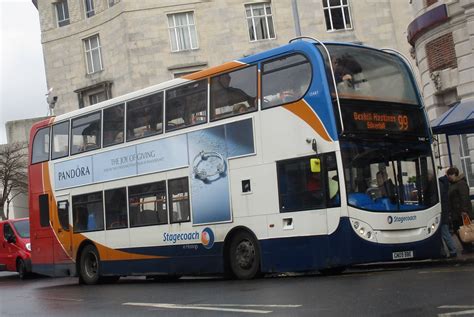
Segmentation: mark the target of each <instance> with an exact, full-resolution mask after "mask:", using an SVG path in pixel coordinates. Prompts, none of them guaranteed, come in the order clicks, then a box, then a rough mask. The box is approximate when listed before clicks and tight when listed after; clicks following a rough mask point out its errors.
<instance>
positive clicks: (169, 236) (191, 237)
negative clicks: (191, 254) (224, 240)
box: [163, 228, 214, 249]
mask: <svg viewBox="0 0 474 317" xmlns="http://www.w3.org/2000/svg"><path fill="white" fill-rule="evenodd" d="M198 239H200V240H201V243H202V245H203V246H204V247H205V248H206V249H210V248H212V247H213V246H214V232H212V229H211V228H205V229H204V230H202V232H201V234H199V231H194V232H182V233H168V232H165V233H163V241H164V242H171V243H172V244H175V243H177V242H179V241H183V242H188V243H189V242H191V243H192V242H193V241H194V242H196V240H198Z"/></svg>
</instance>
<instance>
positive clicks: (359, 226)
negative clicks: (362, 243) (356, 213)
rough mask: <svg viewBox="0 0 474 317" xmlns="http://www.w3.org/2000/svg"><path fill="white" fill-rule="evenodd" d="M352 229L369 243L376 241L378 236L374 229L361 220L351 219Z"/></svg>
mask: <svg viewBox="0 0 474 317" xmlns="http://www.w3.org/2000/svg"><path fill="white" fill-rule="evenodd" d="M351 224H352V228H353V229H354V231H355V232H357V234H358V235H359V237H361V238H363V239H364V240H369V241H376V234H375V232H374V229H372V227H371V226H369V225H368V224H367V223H365V222H362V221H360V220H353V219H351Z"/></svg>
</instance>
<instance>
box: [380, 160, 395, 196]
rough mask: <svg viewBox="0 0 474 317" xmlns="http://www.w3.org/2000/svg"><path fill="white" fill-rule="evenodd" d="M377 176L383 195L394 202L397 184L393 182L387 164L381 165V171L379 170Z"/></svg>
mask: <svg viewBox="0 0 474 317" xmlns="http://www.w3.org/2000/svg"><path fill="white" fill-rule="evenodd" d="M382 164H383V163H382ZM376 178H377V186H378V187H379V189H380V192H381V195H382V197H387V198H389V199H390V201H391V202H392V203H395V202H396V196H395V185H394V184H393V181H392V179H391V178H389V177H388V174H387V170H386V167H385V166H379V171H378V172H377V175H376Z"/></svg>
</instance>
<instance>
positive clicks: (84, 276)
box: [79, 244, 100, 285]
mask: <svg viewBox="0 0 474 317" xmlns="http://www.w3.org/2000/svg"><path fill="white" fill-rule="evenodd" d="M99 263H100V260H99V252H97V249H96V247H95V246H93V245H92V244H89V245H86V246H85V247H84V249H83V250H82V253H81V262H80V266H79V281H80V282H82V283H84V284H87V285H94V284H97V283H99V277H100V275H99V269H100V267H99V266H100V265H99Z"/></svg>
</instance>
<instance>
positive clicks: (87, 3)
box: [84, 0, 95, 18]
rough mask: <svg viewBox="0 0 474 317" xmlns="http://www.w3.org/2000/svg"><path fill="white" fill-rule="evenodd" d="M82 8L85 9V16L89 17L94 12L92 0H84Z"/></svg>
mask: <svg viewBox="0 0 474 317" xmlns="http://www.w3.org/2000/svg"><path fill="white" fill-rule="evenodd" d="M84 9H85V10H86V17H87V18H90V17H91V16H93V15H94V14H95V11H94V0H84Z"/></svg>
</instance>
